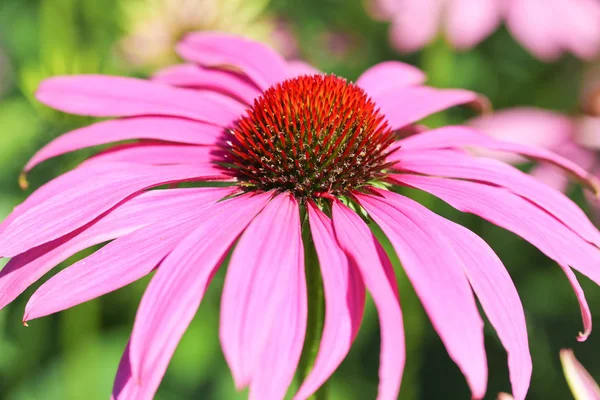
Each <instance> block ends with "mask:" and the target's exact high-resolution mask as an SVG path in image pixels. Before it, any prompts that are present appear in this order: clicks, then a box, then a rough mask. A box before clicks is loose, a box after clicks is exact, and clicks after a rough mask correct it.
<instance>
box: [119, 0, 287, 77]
mask: <svg viewBox="0 0 600 400" xmlns="http://www.w3.org/2000/svg"><path fill="white" fill-rule="evenodd" d="M268 2H269V0H127V1H124V2H123V3H122V5H123V16H124V18H123V27H124V29H125V31H126V32H127V35H126V36H125V37H124V38H123V40H122V41H121V43H120V45H119V50H120V52H121V54H122V55H123V57H124V59H125V61H126V62H127V63H128V64H130V65H131V66H134V67H146V68H147V67H154V68H156V67H163V66H166V65H171V64H175V63H177V62H178V57H177V54H176V53H175V52H174V51H173V48H174V46H175V44H176V43H177V42H178V41H179V40H180V39H181V37H182V36H183V35H185V34H186V33H189V32H194V31H204V30H206V31H215V30H218V31H224V32H229V33H234V34H238V35H244V36H247V37H250V38H253V39H256V40H262V41H270V42H271V43H273V44H275V45H279V44H281V46H278V47H281V49H289V48H291V46H290V42H291V41H293V38H292V37H291V35H289V34H288V32H287V30H286V29H287V28H286V26H285V25H284V24H281V23H279V22H277V21H275V20H272V19H270V18H268V17H266V16H264V15H263V14H264V10H265V8H266V6H267V5H268ZM292 44H294V43H292Z"/></svg>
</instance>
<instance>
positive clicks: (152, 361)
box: [130, 193, 270, 399]
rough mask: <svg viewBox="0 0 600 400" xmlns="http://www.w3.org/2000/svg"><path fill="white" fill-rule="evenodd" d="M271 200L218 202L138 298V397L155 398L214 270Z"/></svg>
mask: <svg viewBox="0 0 600 400" xmlns="http://www.w3.org/2000/svg"><path fill="white" fill-rule="evenodd" d="M269 197H270V194H269V193H265V194H260V195H256V196H250V195H243V196H240V197H236V198H233V199H231V200H227V201H224V202H221V203H218V204H217V205H216V206H214V208H213V211H212V215H211V217H210V218H209V219H207V220H206V221H205V222H204V223H203V224H202V225H200V226H199V227H197V228H196V229H195V230H194V231H193V232H192V233H191V234H189V235H188V236H187V237H186V238H185V239H184V240H183V241H181V243H180V244H179V245H178V246H177V247H176V248H175V250H174V251H173V252H172V253H171V254H169V256H167V258H165V260H164V261H163V262H162V263H161V266H160V268H158V270H157V272H156V275H154V277H153V278H152V281H150V284H149V285H148V288H147V289H146V292H145V293H144V296H143V297H142V301H141V303H140V306H139V308H138V312H137V316H136V320H135V324H134V327H133V332H132V334H131V342H130V343H131V346H130V362H131V372H132V378H133V379H134V380H135V381H136V382H137V383H138V385H139V386H140V392H141V393H143V395H142V396H140V397H141V398H144V399H151V398H153V396H154V393H155V392H156V390H157V388H158V386H159V384H160V381H161V379H162V377H163V375H164V373H165V371H166V369H167V366H168V364H169V360H170V358H171V356H172V355H173V352H174V351H175V348H176V347H177V344H178V343H179V340H180V339H181V337H182V336H183V334H184V332H185V330H186V329H187V327H188V325H189V323H190V321H191V320H192V318H193V317H194V314H195V313H196V310H197V309H198V307H199V306H200V302H201V301H202V297H203V295H204V292H205V290H206V288H207V286H208V284H209V282H210V280H211V278H212V275H213V274H214V272H215V270H216V268H217V267H218V266H219V265H220V263H221V262H222V260H223V258H224V256H225V255H226V253H227V251H228V249H229V248H230V247H231V245H232V244H233V242H234V241H235V240H236V238H237V237H238V235H239V234H240V233H241V232H242V231H243V230H244V229H245V228H246V226H247V225H248V224H249V223H250V221H251V220H252V218H254V216H255V215H256V214H257V213H259V212H260V210H261V209H262V208H263V207H264V206H265V205H266V204H267V202H268V199H269Z"/></svg>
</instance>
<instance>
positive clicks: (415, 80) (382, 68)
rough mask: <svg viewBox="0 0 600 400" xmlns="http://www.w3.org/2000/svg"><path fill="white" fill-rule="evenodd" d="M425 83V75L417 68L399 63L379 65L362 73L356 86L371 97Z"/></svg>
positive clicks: (390, 62)
mask: <svg viewBox="0 0 600 400" xmlns="http://www.w3.org/2000/svg"><path fill="white" fill-rule="evenodd" d="M423 82H425V74H424V73H423V71H421V70H420V69H418V68H417V67H413V66H412V65H410V64H405V63H403V62H399V61H386V62H382V63H379V64H377V65H375V66H373V67H371V68H369V69H367V70H366V71H365V72H363V73H362V75H361V76H360V77H359V78H358V79H357V81H356V84H357V85H358V86H360V87H361V88H363V89H364V90H365V91H366V92H367V93H368V94H369V95H370V96H379V95H381V94H383V93H385V92H388V91H392V90H398V89H400V88H403V87H406V86H413V85H420V84H422V83H423Z"/></svg>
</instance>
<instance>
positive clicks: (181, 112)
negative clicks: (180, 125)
mask: <svg viewBox="0 0 600 400" xmlns="http://www.w3.org/2000/svg"><path fill="white" fill-rule="evenodd" d="M36 98H37V99H38V100H39V101H41V102H42V103H44V104H46V105H47V106H50V107H52V108H55V109H57V110H60V111H64V112H67V113H70V114H78V115H89V116H92V117H131V116H137V115H167V116H172V117H184V118H190V119H195V120H199V121H203V122H209V123H212V124H215V125H220V126H229V125H230V124H231V123H232V122H233V121H235V120H236V119H237V118H238V117H239V116H240V115H242V113H243V112H244V107H243V106H242V104H241V103H239V102H237V101H234V100H232V99H231V98H230V97H227V96H224V95H221V94H218V93H200V92H198V91H193V90H187V89H178V88H173V87H171V86H167V85H163V84H160V83H157V82H152V81H148V80H144V79H136V78H125V77H119V76H106V75H75V76H57V77H54V78H49V79H46V80H45V81H43V82H42V83H41V84H40V87H39V88H38V90H37V92H36Z"/></svg>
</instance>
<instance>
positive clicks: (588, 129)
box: [575, 117, 600, 150]
mask: <svg viewBox="0 0 600 400" xmlns="http://www.w3.org/2000/svg"><path fill="white" fill-rule="evenodd" d="M575 141H576V142H577V143H579V144H580V145H582V146H585V147H589V148H590V149H592V150H598V149H600V117H583V118H581V119H580V120H579V121H577V130H576V136H575Z"/></svg>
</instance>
